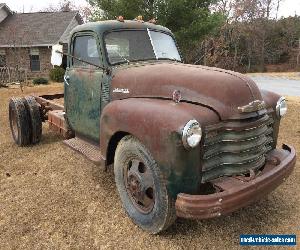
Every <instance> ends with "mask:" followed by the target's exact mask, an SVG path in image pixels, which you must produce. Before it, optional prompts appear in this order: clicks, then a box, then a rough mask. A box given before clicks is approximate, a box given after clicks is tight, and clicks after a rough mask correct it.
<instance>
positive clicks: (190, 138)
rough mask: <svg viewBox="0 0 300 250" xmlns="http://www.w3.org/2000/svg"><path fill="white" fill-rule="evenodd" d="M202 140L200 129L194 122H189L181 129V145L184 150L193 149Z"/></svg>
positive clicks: (197, 123)
mask: <svg viewBox="0 0 300 250" xmlns="http://www.w3.org/2000/svg"><path fill="white" fill-rule="evenodd" d="M201 138H202V129H201V126H200V124H199V122H197V121H196V120H190V121H189V122H188V123H187V124H186V125H185V126H184V128H183V131H182V143H183V145H184V147H185V148H187V149H188V148H195V147H197V146H198V145H199V143H200V141H201Z"/></svg>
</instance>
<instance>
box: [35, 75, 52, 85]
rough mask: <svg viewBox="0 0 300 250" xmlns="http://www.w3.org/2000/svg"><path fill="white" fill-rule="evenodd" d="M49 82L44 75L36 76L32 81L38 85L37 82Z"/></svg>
mask: <svg viewBox="0 0 300 250" xmlns="http://www.w3.org/2000/svg"><path fill="white" fill-rule="evenodd" d="M48 82H49V81H48V79H46V78H43V77H39V78H35V79H33V81H32V83H33V84H34V85H37V84H48Z"/></svg>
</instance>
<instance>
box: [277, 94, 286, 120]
mask: <svg viewBox="0 0 300 250" xmlns="http://www.w3.org/2000/svg"><path fill="white" fill-rule="evenodd" d="M286 112H287V104H286V100H285V97H283V96H282V97H280V98H279V100H278V102H277V105H276V114H277V116H278V117H283V116H284V115H285V114H286Z"/></svg>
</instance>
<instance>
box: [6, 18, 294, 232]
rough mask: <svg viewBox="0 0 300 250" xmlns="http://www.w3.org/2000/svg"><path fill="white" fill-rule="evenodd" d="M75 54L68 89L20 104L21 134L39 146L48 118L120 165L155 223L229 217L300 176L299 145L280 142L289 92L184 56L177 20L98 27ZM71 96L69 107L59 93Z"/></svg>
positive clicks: (130, 204)
mask: <svg viewBox="0 0 300 250" xmlns="http://www.w3.org/2000/svg"><path fill="white" fill-rule="evenodd" d="M68 50H69V51H68V53H67V54H68V68H67V70H66V74H65V80H64V93H59V94H56V95H47V96H34V95H33V96H28V97H26V98H12V99H11V100H10V103H9V117H10V124H11V130H12V136H13V138H14V140H15V142H16V143H17V144H18V145H20V146H26V145H30V144H37V143H38V142H39V141H40V140H41V138H42V137H41V135H42V122H48V123H49V126H50V128H51V129H53V130H55V131H57V132H59V133H60V134H62V135H63V137H64V138H65V140H64V142H65V143H66V144H67V145H68V146H70V147H71V148H73V149H75V150H76V151H78V152H81V153H82V154H84V155H85V156H86V157H88V158H89V159H91V160H92V161H93V162H95V163H96V164H99V165H101V166H104V167H108V166H111V165H112V164H113V168H114V173H115V181H116V186H117V188H118V191H119V194H120V198H121V200H122V203H123V206H124V209H125V211H126V212H127V214H128V215H129V217H130V218H132V220H133V221H134V222H135V223H136V224H137V225H139V226H140V227H141V228H143V229H144V230H147V231H148V232H150V233H159V232H161V231H162V230H165V229H166V228H168V227H169V226H170V225H171V224H172V223H173V222H174V221H175V219H176V218H177V217H183V218H193V219H207V218H213V217H218V216H221V215H225V214H228V213H230V212H232V211H235V210H237V209H239V208H241V207H244V206H246V205H248V204H250V203H252V202H254V201H255V200H257V199H259V198H262V197H264V196H265V195H267V194H268V193H269V192H271V191H272V190H274V189H275V188H276V187H277V186H279V185H280V184H281V183H282V182H283V181H284V180H285V179H286V177H288V176H289V174H290V173H291V172H292V170H293V168H294V166H295V162H296V154H295V149H294V148H293V147H291V146H288V145H283V146H282V147H281V148H276V145H277V137H278V130H279V125H280V120H281V118H282V117H283V116H284V115H285V113H286V112H287V107H286V100H285V99H284V97H281V96H279V95H277V94H275V93H271V92H268V91H264V90H260V89H259V88H258V87H257V85H256V84H255V83H254V82H253V81H252V80H251V79H249V78H248V77H247V76H245V75H242V74H239V73H235V72H232V71H227V70H223V69H218V68H210V67H205V66H199V65H187V64H184V63H183V61H182V57H181V54H180V52H179V50H178V47H177V44H176V41H175V39H174V36H173V34H172V32H171V31H170V30H168V29H167V28H165V27H162V26H159V25H155V24H153V23H150V22H143V21H141V20H136V21H127V20H126V21H124V20H122V19H119V20H115V21H104V22H95V23H88V24H84V25H80V26H78V27H77V28H75V29H74V30H73V31H72V33H71V38H70V43H69V49H68ZM61 97H64V106H62V105H59V104H57V103H55V102H54V101H53V100H54V99H58V98H61Z"/></svg>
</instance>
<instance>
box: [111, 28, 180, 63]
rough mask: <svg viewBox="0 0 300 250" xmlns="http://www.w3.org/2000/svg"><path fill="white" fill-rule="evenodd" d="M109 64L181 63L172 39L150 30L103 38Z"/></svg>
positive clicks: (119, 33) (118, 33)
mask: <svg viewBox="0 0 300 250" xmlns="http://www.w3.org/2000/svg"><path fill="white" fill-rule="evenodd" d="M105 44H106V50H107V56H108V60H109V62H110V64H112V65H114V64H119V63H126V62H131V61H143V60H144V61H145V60H159V59H171V60H176V61H181V58H180V55H179V52H178V50H177V47H176V44H175V41H174V39H173V38H172V37H171V36H170V35H168V34H165V33H162V32H157V31H150V30H124V31H114V32H111V33H108V34H107V35H106V37H105Z"/></svg>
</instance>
